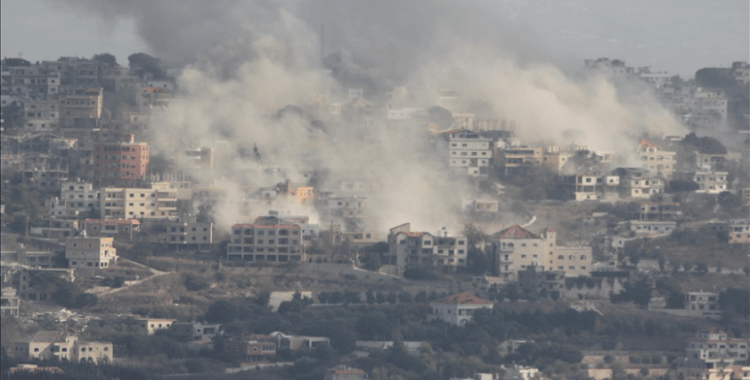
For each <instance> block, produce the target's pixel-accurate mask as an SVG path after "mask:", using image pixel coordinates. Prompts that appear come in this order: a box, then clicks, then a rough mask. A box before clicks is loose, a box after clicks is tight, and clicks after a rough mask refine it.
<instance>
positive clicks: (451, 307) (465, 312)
mask: <svg viewBox="0 0 750 380" xmlns="http://www.w3.org/2000/svg"><path fill="white" fill-rule="evenodd" d="M492 307H493V304H492V302H490V301H487V300H483V299H481V298H479V297H476V296H472V295H471V294H469V293H459V294H454V295H452V296H448V297H445V298H441V299H438V300H435V301H432V302H430V308H431V309H432V310H431V313H430V314H428V316H427V317H428V319H430V320H432V319H439V320H441V321H443V322H446V323H450V324H452V325H457V326H463V325H465V324H467V323H469V322H471V320H472V318H473V317H472V316H473V315H474V312H475V311H476V310H478V309H492Z"/></svg>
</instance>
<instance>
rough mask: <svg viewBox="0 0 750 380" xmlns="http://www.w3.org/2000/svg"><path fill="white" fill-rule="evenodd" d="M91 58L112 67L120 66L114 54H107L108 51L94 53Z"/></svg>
mask: <svg viewBox="0 0 750 380" xmlns="http://www.w3.org/2000/svg"><path fill="white" fill-rule="evenodd" d="M91 59H92V60H94V61H99V62H102V63H106V64H108V65H110V66H112V67H116V66H120V65H118V64H117V58H115V56H114V55H112V54H109V53H101V54H95V55H94V57H92V58H91Z"/></svg>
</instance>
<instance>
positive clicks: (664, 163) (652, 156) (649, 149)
mask: <svg viewBox="0 0 750 380" xmlns="http://www.w3.org/2000/svg"><path fill="white" fill-rule="evenodd" d="M676 154H677V153H676V152H669V151H665V150H663V149H662V147H661V146H659V145H657V144H654V143H652V142H651V141H648V140H645V139H643V140H641V141H640V143H638V155H639V157H640V160H641V162H642V165H643V167H644V169H647V170H649V171H650V172H652V173H656V174H657V175H659V176H661V177H664V178H669V177H670V176H671V175H672V173H673V172H674V170H675V155H676Z"/></svg>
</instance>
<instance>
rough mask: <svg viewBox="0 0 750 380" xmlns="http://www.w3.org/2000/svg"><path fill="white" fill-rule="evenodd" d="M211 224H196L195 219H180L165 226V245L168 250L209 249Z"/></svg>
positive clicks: (211, 232) (211, 237) (211, 235)
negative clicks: (181, 248)
mask: <svg viewBox="0 0 750 380" xmlns="http://www.w3.org/2000/svg"><path fill="white" fill-rule="evenodd" d="M211 244H213V223H198V222H196V221H195V217H182V218H180V219H178V220H177V221H174V222H170V223H169V224H168V225H167V245H168V246H169V247H170V248H176V249H179V248H180V247H183V248H185V249H190V248H197V249H199V250H200V249H202V248H208V249H210V248H211Z"/></svg>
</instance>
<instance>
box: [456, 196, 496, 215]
mask: <svg viewBox="0 0 750 380" xmlns="http://www.w3.org/2000/svg"><path fill="white" fill-rule="evenodd" d="M462 205H463V209H464V211H467V212H478V213H485V212H489V213H491V212H497V210H498V205H499V202H498V201H497V200H492V199H468V200H465V201H463V202H462Z"/></svg>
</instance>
